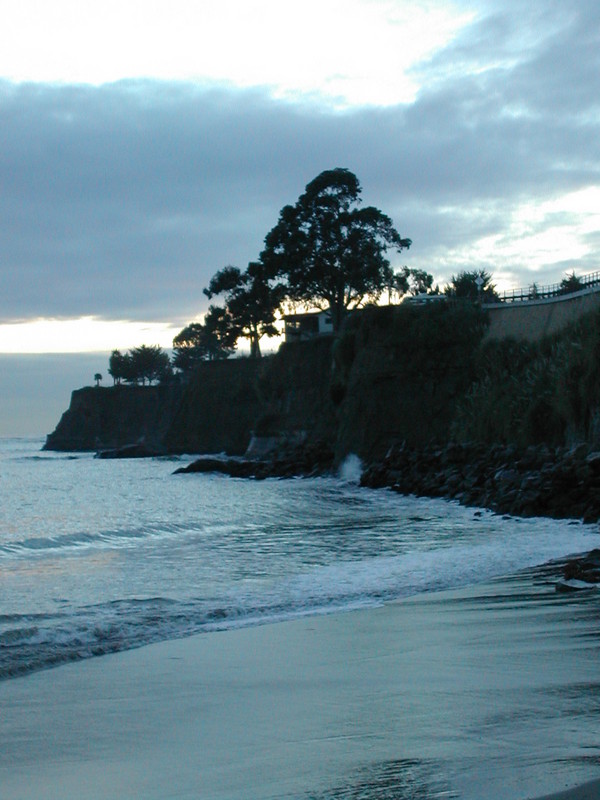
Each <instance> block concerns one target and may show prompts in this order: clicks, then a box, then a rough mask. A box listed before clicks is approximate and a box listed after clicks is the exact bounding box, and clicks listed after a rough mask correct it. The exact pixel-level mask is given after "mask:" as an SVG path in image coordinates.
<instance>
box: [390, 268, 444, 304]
mask: <svg viewBox="0 0 600 800" xmlns="http://www.w3.org/2000/svg"><path fill="white" fill-rule="evenodd" d="M432 287H433V275H430V274H429V272H426V271H425V270H424V269H409V267H402V269H401V270H400V271H398V272H395V273H394V274H393V276H392V282H391V285H390V287H389V290H390V298H391V296H392V294H396V295H397V296H398V297H399V298H400V297H404V295H405V294H409V293H410V294H412V295H417V294H438V293H439V289H438V288H437V286H436V287H435V289H433V288H432Z"/></svg>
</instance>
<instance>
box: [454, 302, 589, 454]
mask: <svg viewBox="0 0 600 800" xmlns="http://www.w3.org/2000/svg"><path fill="white" fill-rule="evenodd" d="M476 373H477V377H476V379H475V381H474V382H473V384H472V386H471V388H470V389H469V391H468V392H467V394H466V395H465V397H464V398H463V400H462V401H461V403H460V404H459V406H458V409H457V415H456V419H455V420H454V422H453V425H452V430H451V433H452V435H453V437H454V438H456V439H457V440H460V441H473V442H482V443H488V444H492V443H494V444H495V443H504V444H507V443H513V444H516V445H518V446H519V447H527V446H528V445H536V444H542V443H545V444H550V445H554V446H556V445H568V444H573V443H576V442H584V441H587V442H598V441H600V418H599V414H600V313H599V312H597V311H594V312H591V313H589V314H587V315H586V316H584V317H582V318H581V319H580V320H579V321H578V322H576V323H575V324H572V325H570V326H568V327H567V328H565V329H564V330H563V331H561V332H560V333H559V334H556V335H555V336H552V337H548V338H546V339H543V340H541V341H540V342H527V341H515V340H513V339H506V340H501V341H490V342H487V343H486V344H485V345H484V346H483V347H482V348H481V349H480V350H479V352H478V354H477V363H476Z"/></svg>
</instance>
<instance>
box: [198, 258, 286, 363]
mask: <svg viewBox="0 0 600 800" xmlns="http://www.w3.org/2000/svg"><path fill="white" fill-rule="evenodd" d="M204 294H205V295H206V296H207V297H208V298H212V297H214V296H216V295H220V294H222V295H224V298H225V307H224V308H220V307H218V306H211V307H210V308H209V315H210V314H212V317H213V320H212V321H213V324H215V330H216V331H217V332H219V331H220V333H221V340H222V341H223V343H226V342H231V341H233V342H234V344H235V342H236V341H237V339H239V338H240V337H242V338H245V339H249V341H250V355H251V356H252V357H253V358H260V340H261V339H262V337H263V336H277V335H278V334H279V331H278V329H277V327H276V326H275V320H276V313H277V311H278V309H279V306H280V305H281V302H282V300H283V297H284V290H283V288H282V286H281V285H279V284H276V285H273V284H272V283H271V279H270V276H269V275H268V273H267V271H266V269H265V266H264V264H262V263H261V262H260V261H254V262H251V263H250V264H248V268H247V269H246V271H245V272H241V271H240V270H239V269H238V268H237V267H231V266H229V267H224V268H223V269H222V270H219V272H217V273H216V274H215V275H214V276H213V277H212V279H211V281H210V283H209V285H208V287H207V288H206V289H204Z"/></svg>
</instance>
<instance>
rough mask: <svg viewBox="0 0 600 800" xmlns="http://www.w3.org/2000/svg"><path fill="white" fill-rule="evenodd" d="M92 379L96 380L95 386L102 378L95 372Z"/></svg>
mask: <svg viewBox="0 0 600 800" xmlns="http://www.w3.org/2000/svg"><path fill="white" fill-rule="evenodd" d="M94 380H95V381H96V386H100V381H101V380H102V375H101V374H100V373H99V372H97V373H96V374H95V375H94Z"/></svg>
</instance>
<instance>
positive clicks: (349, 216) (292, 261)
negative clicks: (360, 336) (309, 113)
mask: <svg viewBox="0 0 600 800" xmlns="http://www.w3.org/2000/svg"><path fill="white" fill-rule="evenodd" d="M360 194H361V186H360V183H359V181H358V178H357V177H356V175H354V174H353V173H352V172H350V171H349V170H348V169H342V168H336V169H332V170H326V171H325V172H322V173H321V174H320V175H318V176H317V177H316V178H315V179H314V180H312V181H311V182H310V183H309V184H308V185H307V186H306V189H305V192H304V194H302V195H301V196H300V197H299V198H298V201H297V202H296V204H295V205H293V206H290V205H288V206H284V208H282V209H281V212H280V214H279V221H278V222H277V224H276V225H275V227H274V228H273V229H272V230H271V231H270V232H269V233H268V234H267V236H266V237H265V249H264V250H263V252H262V253H261V261H262V262H263V264H264V265H265V268H266V270H267V273H268V274H269V275H271V276H273V277H275V276H280V277H281V278H282V279H283V280H284V282H285V286H286V295H287V296H288V297H289V298H290V299H291V300H293V301H297V302H304V303H309V304H311V305H316V306H321V307H328V308H329V309H330V312H331V318H332V322H333V327H334V330H335V331H337V330H339V328H340V325H341V323H342V320H343V318H344V315H345V314H346V312H347V311H348V310H349V309H351V308H356V307H357V306H359V305H361V303H363V302H364V301H365V300H366V299H371V300H372V299H377V298H378V297H379V296H380V295H381V293H382V291H383V290H384V289H386V288H388V287H389V286H390V281H391V279H392V276H393V272H392V270H391V268H390V264H389V261H388V260H387V259H386V257H385V255H386V252H387V250H388V249H389V248H393V249H394V250H397V251H398V252H400V251H401V250H403V249H405V248H408V247H410V245H411V240H410V239H402V238H401V237H400V235H399V233H398V232H397V231H396V229H395V228H394V226H393V225H392V221H391V219H390V218H389V217H388V216H386V215H385V214H383V213H382V212H381V211H380V210H379V209H377V208H374V207H373V206H367V207H364V208H363V207H359V203H360Z"/></svg>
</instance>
